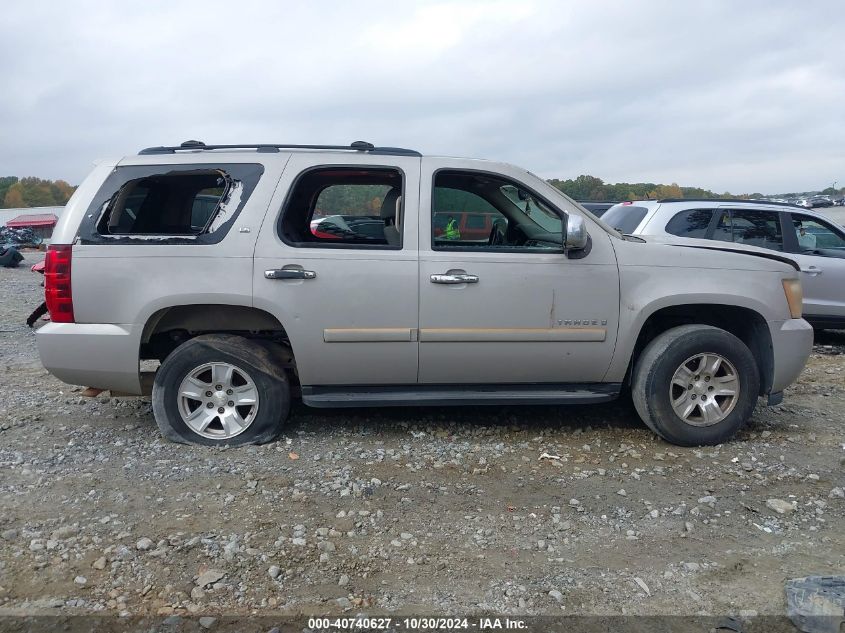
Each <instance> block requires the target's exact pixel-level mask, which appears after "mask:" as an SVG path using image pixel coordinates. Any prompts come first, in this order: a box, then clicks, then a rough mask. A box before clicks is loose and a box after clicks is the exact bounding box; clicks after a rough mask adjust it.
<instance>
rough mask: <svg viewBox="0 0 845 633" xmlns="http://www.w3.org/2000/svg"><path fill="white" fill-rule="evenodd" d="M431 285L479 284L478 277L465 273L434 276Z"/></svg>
mask: <svg viewBox="0 0 845 633" xmlns="http://www.w3.org/2000/svg"><path fill="white" fill-rule="evenodd" d="M431 283H433V284H477V283H478V275H467V274H465V273H463V274H460V275H449V274H446V275H432V276H431Z"/></svg>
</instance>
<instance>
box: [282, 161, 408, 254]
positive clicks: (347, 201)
mask: <svg viewBox="0 0 845 633" xmlns="http://www.w3.org/2000/svg"><path fill="white" fill-rule="evenodd" d="M402 192H403V178H402V174H401V172H400V171H399V170H397V169H391V168H386V167H377V168H360V167H320V168H316V169H311V170H308V171H306V172H304V173H302V174H301V175H300V176H299V178H298V179H297V180H296V182H295V183H294V184H293V187H292V188H291V191H290V194H289V195H288V199H287V201H286V202H285V207H284V210H283V211H282V219H281V225H280V233H281V237H282V239H283V240H284V241H285V242H287V243H288V244H290V245H292V246H298V247H308V246H319V247H329V248H332V247H341V248H367V247H383V248H401V243H402V232H403V231H402V229H403V224H404V223H403V220H402V215H403V214H402V209H403V203H402Z"/></svg>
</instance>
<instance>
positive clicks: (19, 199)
mask: <svg viewBox="0 0 845 633" xmlns="http://www.w3.org/2000/svg"><path fill="white" fill-rule="evenodd" d="M549 183H550V184H551V185H552V186H554V187H556V188H558V189H560V190H561V191H562V192H563V193H565V194H566V195H568V196H569V197H570V198H574V199H575V200H589V201H596V202H601V201H618V200H648V199H650V198H652V199H660V198H763V197H766V196H764V195H763V194H762V193H759V192H755V193H744V194H732V193H730V192H727V191H725V192H723V193H716V192H713V191H710V190H709V189H702V188H700V187H681V186H679V185H678V184H677V183H674V182H673V183H672V184H669V185H665V184H659V183H653V182H636V183H628V182H617V183H615V184H611V183H606V182H604V180H602V179H601V178H597V177H595V176H589V175H586V174H585V175H581V176H578V177H577V178H570V179H567V180H560V179H558V178H552V179H550V180H549ZM386 189H387V187H385V186H383V185H369V186H356V187H330V188H329V189H327V190H326V191H325V192H324V194H323V195H322V196H321V200H320V204H319V205H318V206H320V207H322V209H321V210H323V212H324V214H331V213H338V212H339V211H336V209H349V210H348V211H346V213H348V214H353V215H358V214H374V215H378V212H379V210H380V208H381V200H382V198H383V197H384V193H385V191H386ZM74 191H76V187H74V186H71V185H69V184H68V183H67V182H65V181H64V180H44V179H41V178H35V177H27V178H18V177H17V176H4V177H0V209H14V208H20V207H61V206H64V205H65V204H66V203H67V201H68V200H69V199H70V196H71V195H72V194H73V192H74ZM821 193H825V194H830V195H834V196H837V195H838V196H841V195H843V194H845V188H842V189H834V188H833V187H828V188H827V189H824V190H823V191H822V192H821ZM778 195H779V196H787V195H793V194H778ZM447 197H448V196H447ZM443 202H445V200H444V201H443Z"/></svg>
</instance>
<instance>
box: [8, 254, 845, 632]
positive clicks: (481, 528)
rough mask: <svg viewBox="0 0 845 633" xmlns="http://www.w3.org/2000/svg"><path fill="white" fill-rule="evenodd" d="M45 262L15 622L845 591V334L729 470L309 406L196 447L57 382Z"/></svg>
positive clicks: (619, 418)
mask: <svg viewBox="0 0 845 633" xmlns="http://www.w3.org/2000/svg"><path fill="white" fill-rule="evenodd" d="M37 258H38V255H34V254H27V262H24V264H26V266H24V267H22V268H20V269H16V270H7V269H0V356H1V357H2V359H3V360H2V369H3V373H2V376H1V377H0V383H2V389H1V390H0V429H2V430H0V614H2V613H7V614H8V613H57V612H60V613H90V612H93V611H105V612H107V613H114V614H117V613H126V614H133V615H134V614H151V615H155V614H170V613H203V614H205V613H211V614H247V613H253V612H258V613H271V612H275V613H278V612H280V611H281V612H286V613H307V614H325V613H342V612H343V611H344V610H349V611H348V612H350V613H351V612H357V611H361V610H367V611H369V612H370V613H376V612H387V611H393V610H397V609H398V610H400V611H401V612H403V613H453V614H456V613H460V614H463V613H468V612H479V611H485V610H487V611H495V612H500V613H512V614H620V613H627V614H672V613H678V612H679V610H680V612H682V613H687V614H697V613H706V614H729V613H730V614H739V613H740V612H757V613H759V614H778V615H780V614H783V613H784V612H785V601H784V596H783V583H784V581H785V580H786V579H788V578H793V577H796V576H804V575H808V574H836V573H842V570H843V569H845V530H843V524H844V523H843V519H845V499H843V492H842V488H843V485H845V465H844V464H843V459H844V458H845V432H843V426H845V415H843V406H845V370H843V359H845V356H843V355H841V354H842V353H843V351H845V334H842V333H828V334H825V335H823V336H820V337H817V338H818V339H819V340H818V341H817V342H818V343H819V344H818V345H817V346H816V348H815V351H814V354H813V356H812V358H811V360H810V362H809V365H808V368H807V369H806V370H805V372H804V374H803V376H802V378H801V379H800V381H799V382H798V384H796V385H794V386H793V387H791V388H790V389H788V390H787V392H786V399H785V401H784V404H783V405H782V406H777V407H773V408H765V407H759V408H758V410H757V412H756V414H755V416H754V419H753V424H752V426H751V427H750V428H749V429H747V430H745V431H744V432H743V433H741V434H740V435H739V438H738V439H737V440H736V441H734V442H732V443H730V444H726V445H723V446H720V447H715V448H703V449H684V448H679V447H675V446H671V445H668V444H666V443H664V442H662V441H661V440H659V439H658V438H657V437H656V436H655V435H654V434H653V433H651V432H650V431H649V430H648V429H646V428H645V427H644V426H642V424H641V423H640V422H639V421H638V418H637V416H636V414H635V412H634V410H633V407H632V406H631V405H630V404H627V403H625V402H620V403H615V404H611V405H603V406H592V407H568V408H563V407H504V408H502V407H499V408H480V407H468V408H456V409H446V408H419V409H390V410H373V409H368V410H357V411H356V410H339V411H318V410H311V409H307V408H305V407H302V406H301V405H300V406H298V407H296V408H295V409H294V413H293V416H292V418H291V420H290V423H289V425H288V427H287V428H286V431H285V433H284V435H283V436H282V437H281V439H280V440H279V441H278V442H274V443H272V444H269V445H265V446H261V447H247V448H240V449H213V448H197V447H188V446H182V445H177V444H172V443H169V442H167V441H164V440H163V439H161V437H160V436H159V433H158V429H157V427H156V425H155V422H154V420H153V417H152V413H151V411H150V405H149V401H148V399H130V398H127V399H118V398H110V397H108V395H107V394H103V395H101V396H99V397H98V398H96V399H87V398H83V397H81V396H80V395H79V389H77V388H74V387H69V386H67V385H64V384H62V383H60V382H59V381H57V380H55V379H54V378H52V377H51V376H49V375H48V374H47V373H46V372H45V371H44V369H43V368H42V367H41V365H40V363H39V361H38V355H37V352H36V349H35V342H34V337H33V335H32V334H31V332H30V331H29V329H28V328H27V327H26V326H25V325H24V320H25V318H26V316H27V315H28V314H29V312H30V311H31V310H32V309H34V308H35V306H36V305H37V304H38V302H39V301H40V295H41V292H42V290H41V288H40V286H39V282H40V277H39V276H38V275H35V274H32V273H30V272H29V270H28V266H29V265H31V264H32V263H34V262H35V261H37ZM91 362H92V363H95V362H96V358H95V357H92V359H91ZM770 500H771V501H770ZM775 508H777V509H779V510H781V511H782V512H783V513H779V512H778V511H777V510H776V509H775Z"/></svg>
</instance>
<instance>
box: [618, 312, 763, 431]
mask: <svg viewBox="0 0 845 633" xmlns="http://www.w3.org/2000/svg"><path fill="white" fill-rule="evenodd" d="M759 391H760V375H759V371H758V369H757V363H756V362H755V360H754V356H753V355H752V353H751V351H750V350H749V349H748V347H747V346H746V345H745V343H743V342H742V341H741V340H739V339H738V338H737V337H735V336H734V335H733V334H731V333H730V332H726V331H725V330H722V329H720V328H716V327H711V326H709V325H682V326H679V327H675V328H672V329H670V330H667V331H666V332H663V333H662V334H660V335H659V336H657V337H656V338H655V339H654V340H653V341H651V342H650V343H649V344H648V345H647V346H646V348H645V349H644V350H643V353H642V354H641V355H640V357H639V359H638V360H637V363H636V366H635V367H634V373H633V381H632V385H631V395H632V396H633V400H634V406H635V407H636V409H637V412H638V413H639V414H640V417H641V418H642V419H643V421H644V422H645V423H646V424H647V425H648V426H649V428H651V429H652V430H653V431H654V432H655V433H657V434H658V435H660V437H662V438H663V439H665V440H666V441H668V442H671V443H673V444H678V445H680V446H701V445H713V444H719V443H721V442H724V441H726V440H728V439H730V438H731V437H732V436H733V435H734V434H736V432H737V431H739V430H740V429H741V428H742V427H743V426H744V425H745V423H746V422H747V421H748V419H749V418H750V417H751V414H752V413H753V411H754V406H755V405H756V404H757V396H758V394H759Z"/></svg>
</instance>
